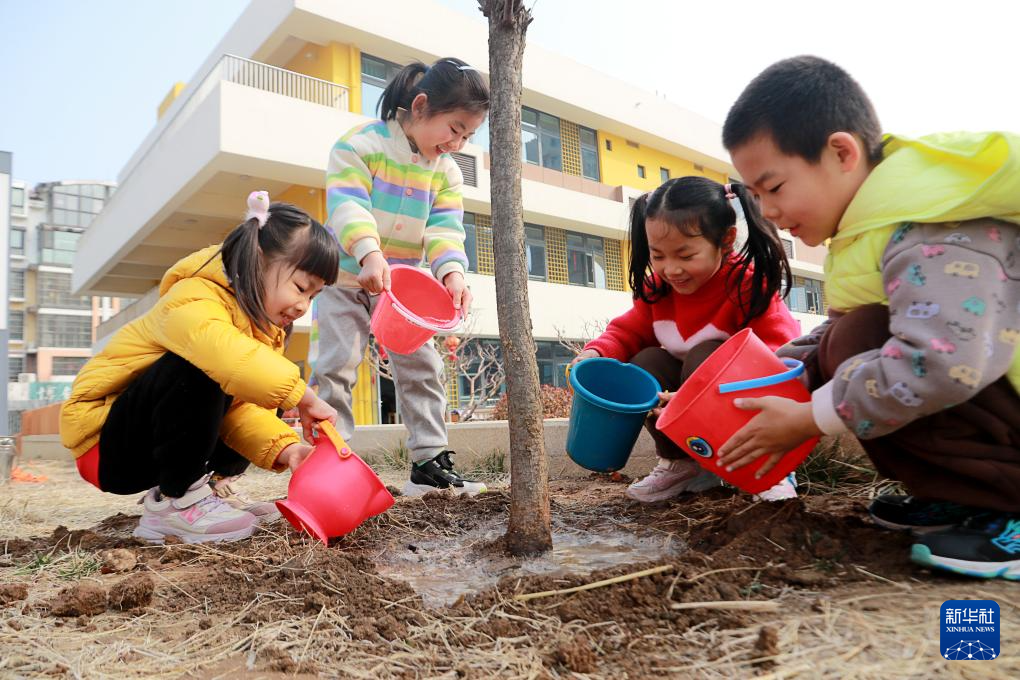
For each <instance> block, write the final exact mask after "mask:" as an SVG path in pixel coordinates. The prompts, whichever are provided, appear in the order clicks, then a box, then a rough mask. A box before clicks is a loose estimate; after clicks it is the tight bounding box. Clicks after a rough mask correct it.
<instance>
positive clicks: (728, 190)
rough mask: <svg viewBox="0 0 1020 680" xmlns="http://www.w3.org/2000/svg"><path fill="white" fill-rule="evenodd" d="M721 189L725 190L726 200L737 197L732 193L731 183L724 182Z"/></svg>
mask: <svg viewBox="0 0 1020 680" xmlns="http://www.w3.org/2000/svg"><path fill="white" fill-rule="evenodd" d="M723 190H724V191H725V192H726V200H727V201H732V200H733V199H734V198H736V197H737V195H736V194H735V193H733V185H732V184H724V185H723Z"/></svg>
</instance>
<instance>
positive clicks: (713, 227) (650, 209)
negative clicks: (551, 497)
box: [573, 177, 801, 503]
mask: <svg viewBox="0 0 1020 680" xmlns="http://www.w3.org/2000/svg"><path fill="white" fill-rule="evenodd" d="M734 200H738V201H739V203H740V207H741V209H742V210H743V212H744V218H745V220H746V222H747V239H746V241H745V242H744V244H743V246H742V247H741V248H740V250H739V251H736V250H735V249H734V244H735V242H736V238H737V227H736V221H737V215H736V211H735V209H734V206H733V201H734ZM630 242H631V256H630V287H631V289H632V290H633V291H634V307H633V308H631V310H630V311H628V312H626V313H625V314H623V315H622V316H619V317H617V318H616V319H613V321H612V322H610V324H609V326H608V327H607V328H606V331H605V333H603V334H602V335H601V336H599V337H598V338H596V339H595V340H592V341H591V342H589V343H588V344H587V345H585V348H584V350H583V351H582V352H581V353H580V354H578V355H577V358H576V359H574V361H573V363H577V362H578V361H583V360H585V359H589V358H591V357H598V356H603V357H611V358H614V359H619V360H620V361H629V362H630V363H632V364H634V365H635V366H640V367H641V368H643V369H645V370H646V371H648V372H649V373H651V374H652V375H654V376H655V378H656V379H657V380H658V381H659V384H660V385H661V386H662V388H663V390H664V392H663V393H661V394H660V397H661V398H662V401H663V403H665V402H666V401H668V400H669V398H670V395H671V394H672V393H673V392H675V391H676V390H677V389H678V388H679V387H680V385H682V384H683V382H684V380H686V379H687V377H688V376H690V375H691V374H692V373H693V372H694V369H696V368H697V367H698V366H700V365H701V363H702V362H703V361H705V359H707V358H708V356H709V355H710V354H711V353H712V352H714V351H715V350H716V349H717V348H718V347H719V346H720V345H721V344H722V343H723V342H724V341H725V340H726V339H727V338H729V337H730V336H731V335H733V334H734V333H736V332H737V331H739V330H741V329H743V328H751V329H752V330H753V331H754V332H755V334H756V335H757V336H758V337H759V338H761V339H762V340H763V341H764V342H765V344H767V345H768V346H769V347H771V348H772V349H773V350H775V349H777V348H779V347H780V346H781V345H784V344H786V343H787V342H789V341H790V340H792V339H793V338H796V337H798V336H799V335H800V334H801V333H800V326H799V324H798V323H797V321H796V320H794V318H793V317H792V316H791V315H790V311H789V310H788V309H787V308H786V305H784V304H783V301H782V300H781V299H780V297H779V291H780V287H781V285H782V282H783V281H784V280H785V281H786V284H787V287H789V284H790V269H789V265H788V264H787V261H786V254H785V253H784V251H783V246H782V243H781V242H780V240H779V236H778V234H777V232H776V229H775V226H774V225H772V223H771V222H768V221H767V220H765V219H764V218H762V216H761V213H760V212H759V211H758V207H757V205H756V203H755V202H754V200H753V199H752V198H751V196H750V195H749V194H748V192H747V189H746V188H745V187H744V186H743V185H741V184H736V183H734V184H727V185H725V186H724V185H722V184H719V183H718V182H714V181H712V180H710V179H707V178H705V177H678V178H676V179H671V180H669V181H668V182H666V183H665V184H663V185H662V186H660V187H659V188H658V189H656V190H655V191H653V192H651V193H649V194H645V195H644V196H642V197H641V198H639V199H638V200H637V201H636V202H635V203H634V207H633V209H632V211H631V219H630ZM660 412H661V407H660V408H656V409H654V410H653V411H652V414H651V415H650V417H649V418H648V421H647V422H646V424H645V427H647V428H648V431H649V433H650V434H651V435H652V438H653V439H654V440H655V448H656V453H657V454H658V456H659V462H658V464H657V465H656V466H655V468H654V469H653V470H652V472H651V474H649V475H648V476H647V477H645V478H644V479H642V480H640V481H637V482H635V483H633V484H631V485H630V488H628V489H627V495H628V496H630V497H631V498H633V499H635V500H638V501H643V502H649V503H650V502H653V501H660V500H664V499H666V498H672V497H673V496H676V495H679V494H680V493H683V492H685V491H686V492H695V491H704V490H706V489H709V488H711V487H714V486H718V485H719V484H720V483H721V480H720V479H719V478H718V477H717V476H715V475H713V474H712V473H711V472H708V471H707V470H703V468H702V467H701V466H700V465H698V464H697V463H696V462H694V460H692V459H691V458H690V456H688V455H687V454H686V453H684V451H683V449H681V448H680V447H679V446H677V445H676V444H675V443H673V441H672V440H670V439H669V438H668V437H667V436H666V435H664V434H662V433H661V432H659V431H658V430H656V429H655V420H656V418H657V417H658V415H659V413H660ZM795 485H796V481H795V479H793V478H792V477H791V478H787V479H786V480H784V481H783V482H781V483H780V484H779V485H777V486H776V487H774V488H773V489H770V490H769V491H766V492H764V493H763V494H761V497H762V498H765V499H766V500H779V499H782V498H792V497H794V496H796V495H797V491H796V486H795Z"/></svg>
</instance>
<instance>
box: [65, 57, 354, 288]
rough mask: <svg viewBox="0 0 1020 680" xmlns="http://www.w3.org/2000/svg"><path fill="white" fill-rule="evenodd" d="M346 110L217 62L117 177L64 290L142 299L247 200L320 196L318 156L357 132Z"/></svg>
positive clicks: (258, 69) (250, 69) (244, 63)
mask: <svg viewBox="0 0 1020 680" xmlns="http://www.w3.org/2000/svg"><path fill="white" fill-rule="evenodd" d="M348 101H349V99H348V91H347V88H345V87H343V86H341V85H337V84H335V83H331V82H327V81H324V80H319V79H317V78H312V77H309V76H305V75H302V74H299V73H293V72H291V71H287V70H285V69H281V68H277V67H275V66H270V65H268V64H262V63H259V62H254V61H251V60H249V59H243V58H241V57H236V56H233V55H224V56H223V57H222V58H221V59H220V60H219V61H217V62H215V63H214V64H213V65H212V66H211V67H210V69H209V70H208V71H207V72H206V73H205V75H204V76H203V77H201V78H200V79H198V80H197V81H196V84H194V85H193V86H189V87H188V88H187V89H186V90H185V91H184V92H183V93H182V95H181V96H180V97H179V98H178V100H177V101H175V102H174V104H173V105H172V106H171V108H170V110H169V111H168V112H167V114H166V115H165V116H164V117H163V118H162V119H161V120H160V121H159V122H158V123H157V125H156V128H155V129H154V130H153V131H152V132H151V133H150V134H149V136H148V138H146V140H145V141H144V142H143V143H142V145H141V146H140V147H139V149H138V151H137V152H136V153H135V154H134V156H133V157H132V158H131V159H130V160H129V161H128V163H127V164H126V165H125V167H124V170H123V171H122V172H121V174H120V180H121V182H120V186H119V189H118V191H117V193H115V194H114V195H113V197H112V198H111V199H110V200H109V201H108V202H107V204H106V206H105V208H104V210H103V212H102V213H100V214H99V215H98V216H97V217H96V219H95V220H94V221H93V223H92V224H91V226H90V227H89V229H88V230H87V231H86V232H85V233H84V234H83V235H82V236H81V240H80V242H79V244H78V248H77V255H76V256H75V259H74V275H73V279H72V288H73V289H74V290H75V291H88V292H90V293H93V294H114V295H130V296H139V295H142V294H144V293H145V292H147V291H148V290H150V289H151V288H152V287H153V286H155V285H157V284H158V282H159V279H160V278H161V277H162V275H163V273H164V272H165V271H166V269H167V267H169V266H170V265H172V264H173V263H174V262H175V261H177V260H178V259H180V258H181V257H183V256H185V255H187V254H188V253H191V252H193V251H195V250H197V249H199V248H202V247H205V246H207V245H210V244H212V243H217V242H219V241H220V240H222V238H223V237H224V236H225V235H226V234H227V233H228V232H229V231H230V229H232V228H233V227H234V226H236V225H237V223H238V222H239V221H240V219H241V217H242V216H243V213H244V200H245V197H246V196H247V195H248V193H249V192H251V191H254V190H257V189H266V190H268V191H269V192H270V194H271V195H273V196H279V195H280V194H282V193H284V192H285V191H288V190H292V191H293V190H294V188H295V187H296V188H297V189H298V190H300V189H301V187H320V186H321V185H322V182H323V172H324V170H325V162H326V158H327V153H326V150H327V149H329V148H330V146H331V145H332V144H333V142H335V141H336V137H337V135H338V134H339V133H340V132H342V131H343V130H346V129H348V128H350V127H352V126H353V125H355V124H357V123H358V122H360V121H362V120H364V118H363V117H362V116H360V115H357V114H352V113H350V112H348V111H347V108H348ZM305 198H308V196H306V197H305ZM295 202H297V201H295Z"/></svg>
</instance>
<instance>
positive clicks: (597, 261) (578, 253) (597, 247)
mask: <svg viewBox="0 0 1020 680" xmlns="http://www.w3.org/2000/svg"><path fill="white" fill-rule="evenodd" d="M567 281H568V282H569V283H572V284H574V285H577V286H588V287H591V288H605V287H606V252H605V244H604V242H603V241H602V239H601V238H599V237H597V236H585V235H584V234H573V233H570V232H567Z"/></svg>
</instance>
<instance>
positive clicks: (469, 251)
mask: <svg viewBox="0 0 1020 680" xmlns="http://www.w3.org/2000/svg"><path fill="white" fill-rule="evenodd" d="M464 254H466V255H467V259H468V271H469V272H476V273H477V272H478V234H477V233H476V229H475V214H474V213H469V212H466V213H464Z"/></svg>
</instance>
